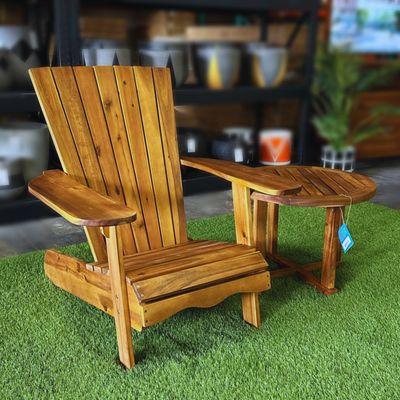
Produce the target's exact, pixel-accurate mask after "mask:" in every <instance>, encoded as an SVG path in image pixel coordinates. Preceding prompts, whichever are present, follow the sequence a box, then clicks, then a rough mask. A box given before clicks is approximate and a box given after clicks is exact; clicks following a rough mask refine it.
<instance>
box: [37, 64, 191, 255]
mask: <svg viewBox="0 0 400 400" xmlns="http://www.w3.org/2000/svg"><path fill="white" fill-rule="evenodd" d="M30 76H31V79H32V82H33V85H34V88H35V91H36V94H37V96H38V98H39V102H40V105H41V107H42V110H43V113H44V115H45V118H46V121H47V124H48V126H49V129H50V132H51V135H52V138H53V141H54V144H55V147H56V149H57V153H58V156H59V158H60V160H61V163H62V166H63V169H64V171H65V172H67V173H68V174H69V175H71V176H72V177H73V178H75V179H77V180H78V181H80V182H81V183H84V184H86V185H88V186H89V187H91V188H93V189H95V190H97V191H98V192H100V193H102V194H108V195H109V196H111V197H112V198H114V199H116V200H119V201H121V202H122V203H125V204H126V205H128V206H129V207H131V208H133V209H135V210H137V211H138V217H137V220H136V221H135V223H133V224H132V225H125V226H121V227H120V228H119V229H120V232H121V235H122V243H123V252H124V254H132V253H136V252H141V251H146V250H149V249H157V248H161V247H164V246H168V245H173V244H178V243H181V242H185V241H187V235H186V220H185V213H184V206H183V193H182V181H181V172H180V163H179V153H178V147H177V139H176V126H175V116H174V106H173V97H172V85H171V76H170V72H169V70H168V69H166V68H148V67H122V66H118V67H54V68H50V67H44V68H34V69H32V70H30ZM86 234H87V237H88V240H89V243H90V246H91V249H92V252H93V255H94V257H95V259H96V260H103V259H105V258H106V252H105V244H104V239H103V237H102V235H101V233H100V231H99V229H98V228H88V229H86Z"/></svg>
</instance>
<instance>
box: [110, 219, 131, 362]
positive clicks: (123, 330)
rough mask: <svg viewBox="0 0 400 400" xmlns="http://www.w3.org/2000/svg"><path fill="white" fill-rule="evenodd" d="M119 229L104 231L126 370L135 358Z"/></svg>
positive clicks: (121, 358) (116, 318)
mask: <svg viewBox="0 0 400 400" xmlns="http://www.w3.org/2000/svg"><path fill="white" fill-rule="evenodd" d="M118 229H119V228H118V227H116V226H112V227H110V228H107V231H103V234H104V235H105V237H106V244H107V254H108V265H109V268H110V282H111V297H112V301H113V308H114V318H115V327H116V331H117V341H118V351H119V359H120V361H121V363H122V364H123V365H124V366H125V367H126V368H133V366H134V365H135V358H134V355H133V344H132V333H131V323H130V312H129V302H128V292H127V288H126V279H125V269H124V261H123V258H124V256H123V254H122V240H121V235H120V233H119V232H118Z"/></svg>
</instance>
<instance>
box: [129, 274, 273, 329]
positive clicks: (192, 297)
mask: <svg viewBox="0 0 400 400" xmlns="http://www.w3.org/2000/svg"><path fill="white" fill-rule="evenodd" d="M270 288H271V281H270V278H269V272H268V271H263V272H260V273H257V274H254V275H249V276H244V277H242V278H240V277H239V278H237V279H234V280H230V281H227V282H222V283H218V284H215V285H212V286H209V287H206V288H203V289H198V290H196V291H194V292H189V293H182V294H178V295H177V296H173V297H168V298H165V299H162V300H160V301H155V302H151V303H144V304H143V308H142V316H143V319H142V321H143V327H147V326H151V325H154V324H155V323H157V322H161V321H164V320H165V319H167V318H169V317H170V316H172V315H174V314H176V313H177V312H179V311H181V310H184V309H185V308H190V307H200V308H206V307H213V306H215V305H216V304H218V303H220V302H221V301H223V300H224V299H226V298H227V297H229V296H231V295H232V294H234V293H242V298H243V296H245V295H246V294H249V295H250V296H251V297H252V298H254V295H253V293H254V294H255V293H257V294H258V293H261V292H263V291H265V290H268V289H270ZM132 291H133V290H132ZM251 306H252V307H251V308H250V312H253V310H255V309H256V307H254V306H253V305H251ZM244 311H247V308H246V310H244ZM245 320H246V319H245ZM246 321H247V320H246ZM253 321H255V322H257V323H258V324H260V323H261V319H260V315H259V314H258V315H253V319H250V323H252V322H253Z"/></svg>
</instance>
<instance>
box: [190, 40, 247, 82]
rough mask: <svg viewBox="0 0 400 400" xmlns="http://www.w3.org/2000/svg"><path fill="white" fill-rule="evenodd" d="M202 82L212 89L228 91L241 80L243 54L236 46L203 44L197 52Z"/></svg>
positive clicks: (197, 65)
mask: <svg viewBox="0 0 400 400" xmlns="http://www.w3.org/2000/svg"><path fill="white" fill-rule="evenodd" d="M195 54H196V67H197V68H196V70H197V75H198V78H199V80H200V82H201V83H202V84H203V85H204V86H207V87H209V88H210V89H228V88H231V87H233V86H234V85H235V84H236V83H237V82H238V80H239V75H240V62H241V52H240V50H239V49H238V48H237V47H236V46H229V45H219V44H203V45H199V46H198V47H197V48H196V51H195Z"/></svg>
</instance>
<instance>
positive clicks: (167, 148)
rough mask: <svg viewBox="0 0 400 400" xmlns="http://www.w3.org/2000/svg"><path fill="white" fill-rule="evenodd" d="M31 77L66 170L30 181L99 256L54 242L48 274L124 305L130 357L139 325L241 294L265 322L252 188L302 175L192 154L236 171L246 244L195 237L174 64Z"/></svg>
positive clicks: (92, 297)
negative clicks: (68, 251) (78, 255)
mask: <svg viewBox="0 0 400 400" xmlns="http://www.w3.org/2000/svg"><path fill="white" fill-rule="evenodd" d="M30 76H31V78H32V81H33V85H34V88H35V91H36V94H37V96H38V98H39V101H40V104H41V107H42V110H43V113H44V115H45V118H46V120H47V123H48V126H49V128H50V132H51V135H52V138H53V141H54V144H55V147H56V149H57V152H58V155H59V157H60V160H61V163H62V167H63V169H64V172H62V171H56V170H53V171H46V172H45V173H44V174H43V175H42V176H40V177H38V178H36V179H34V180H32V181H31V182H30V184H29V190H30V192H31V193H32V194H34V195H35V196H37V197H38V198H39V199H41V200H42V201H43V202H44V203H46V204H47V205H48V206H50V207H51V208H53V209H54V210H56V211H57V212H58V213H59V214H60V215H62V216H63V217H65V218H66V219H67V220H69V221H70V222H72V223H74V224H78V225H82V226H84V229H85V232H86V235H87V238H88V241H89V244H90V247H91V250H92V253H93V257H94V259H95V262H90V263H85V262H84V261H81V260H77V259H75V258H73V257H70V256H67V255H65V254H61V253H58V252H56V251H54V250H49V251H47V252H46V255H45V273H46V275H47V276H48V278H49V279H50V280H51V281H52V282H53V283H54V284H55V285H57V286H59V287H60V288H63V289H65V290H66V291H68V292H70V293H72V294H74V295H76V296H77V297H79V298H81V299H83V300H85V301H87V302H88V303H90V304H92V305H93V306H95V307H97V308H99V309H101V310H103V311H105V312H107V313H108V314H110V315H112V316H114V318H115V323H116V331H117V340H118V348H119V356H120V360H121V362H122V363H123V364H124V365H125V366H126V367H127V368H131V367H133V365H134V355H133V345H132V338H131V328H134V329H137V330H141V329H142V328H143V327H148V326H151V325H153V324H155V323H156V322H159V321H162V320H164V319H166V318H168V317H170V316H172V315H173V314H175V313H177V312H178V311H180V310H183V309H185V308H188V307H211V306H213V305H215V304H217V303H219V302H221V301H222V300H223V299H225V298H226V297H228V296H229V295H232V294H233V293H238V292H240V293H243V294H242V308H243V318H244V320H245V321H247V322H248V323H250V324H252V325H254V326H259V325H260V311H259V302H258V294H259V293H260V292H262V291H265V290H266V289H268V288H269V287H270V278H269V272H268V271H266V268H267V264H266V262H265V260H264V258H263V257H262V255H261V254H260V252H258V251H256V249H255V248H254V247H251V246H250V245H251V244H252V223H251V219H252V217H251V210H250V189H256V190H258V191H260V192H262V193H268V194H274V193H275V194H282V193H290V192H293V191H297V187H296V185H294V184H293V183H292V184H290V183H289V184H288V183H287V182H286V181H284V180H280V179H279V178H275V179H274V180H273V181H270V182H268V179H265V175H264V174H257V173H256V172H255V171H254V170H253V169H250V168H247V167H243V166H237V165H235V164H231V163H226V162H221V161H217V160H206V159H193V160H189V159H187V160H184V161H183V164H185V165H188V166H192V167H197V168H199V169H203V170H206V171H209V172H211V173H215V174H216V175H218V176H221V177H223V178H225V179H228V180H229V181H231V182H232V188H233V196H234V211H235V223H236V235H237V244H231V243H219V242H213V241H204V240H200V241H199V240H193V241H191V240H189V239H188V237H187V234H186V221H185V213H184V206H183V195H182V183H181V173H180V162H179V155H178V148H177V140H176V127H175V119H174V106H173V98H172V90H171V79H170V73H169V71H168V69H161V68H153V69H152V68H144V67H73V68H71V67H57V68H48V67H45V68H36V69H32V70H31V71H30Z"/></svg>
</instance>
